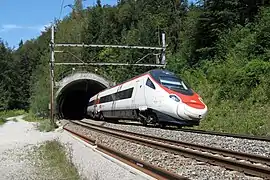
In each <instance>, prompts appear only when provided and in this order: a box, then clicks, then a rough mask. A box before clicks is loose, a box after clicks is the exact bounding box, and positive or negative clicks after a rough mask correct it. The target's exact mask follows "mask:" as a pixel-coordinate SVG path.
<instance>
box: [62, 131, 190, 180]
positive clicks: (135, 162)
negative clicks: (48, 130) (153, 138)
mask: <svg viewBox="0 0 270 180" xmlns="http://www.w3.org/2000/svg"><path fill="white" fill-rule="evenodd" d="M63 129H65V130H66V131H68V132H70V133H71V134H73V135H75V136H77V137H79V138H80V139H82V140H83V141H85V142H87V143H89V144H91V145H96V146H97V148H96V149H97V150H99V151H101V152H103V153H105V154H107V155H109V156H111V157H114V158H116V159H118V160H120V161H122V162H124V163H126V164H128V165H130V166H132V167H134V168H136V169H138V170H140V171H142V172H144V173H146V174H148V175H150V176H152V177H154V178H157V179H177V180H178V179H179V180H186V179H188V178H187V177H184V176H180V175H178V174H175V173H171V172H169V171H167V170H165V169H162V168H159V167H157V166H153V165H151V164H149V163H147V162H144V161H142V160H139V159H137V158H134V157H132V156H129V155H127V154H124V153H121V152H120V151H117V150H114V149H111V148H109V147H107V146H104V145H102V144H99V143H96V140H94V139H92V138H89V137H86V136H84V135H83V134H80V133H78V132H75V131H72V130H70V129H68V128H66V127H65V126H64V127H63Z"/></svg>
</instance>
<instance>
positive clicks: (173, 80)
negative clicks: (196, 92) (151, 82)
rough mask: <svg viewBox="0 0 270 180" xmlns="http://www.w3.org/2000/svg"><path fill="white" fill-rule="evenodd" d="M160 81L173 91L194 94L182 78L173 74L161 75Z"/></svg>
mask: <svg viewBox="0 0 270 180" xmlns="http://www.w3.org/2000/svg"><path fill="white" fill-rule="evenodd" d="M160 83H161V84H162V85H163V86H165V87H167V88H169V89H171V90H173V91H176V92H180V93H182V94H185V95H193V91H192V90H191V89H190V88H189V86H188V85H187V84H185V83H184V81H182V80H181V79H180V78H177V77H173V76H160Z"/></svg>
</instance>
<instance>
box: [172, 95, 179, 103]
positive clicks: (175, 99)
mask: <svg viewBox="0 0 270 180" xmlns="http://www.w3.org/2000/svg"><path fill="white" fill-rule="evenodd" d="M170 98H171V99H173V100H174V101H176V102H180V99H179V98H178V97H177V96H176V95H170Z"/></svg>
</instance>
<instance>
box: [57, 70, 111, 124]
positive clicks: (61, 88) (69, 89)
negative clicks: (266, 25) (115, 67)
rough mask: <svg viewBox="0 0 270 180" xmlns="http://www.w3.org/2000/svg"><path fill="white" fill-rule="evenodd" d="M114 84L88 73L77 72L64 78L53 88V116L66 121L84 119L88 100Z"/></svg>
mask: <svg viewBox="0 0 270 180" xmlns="http://www.w3.org/2000/svg"><path fill="white" fill-rule="evenodd" d="M114 84H115V83H113V82H110V81H108V80H106V79H105V78H103V77H102V76H99V75H97V74H94V73H90V72H77V73H73V74H70V75H68V76H66V77H64V78H63V79H62V80H60V81H59V82H57V83H56V87H55V88H56V93H55V106H54V107H55V115H56V116H57V118H60V119H68V120H72V119H73V120H75V119H83V118H85V117H86V110H87V105H88V101H89V99H90V98H91V97H92V96H94V95H95V94H97V93H98V92H100V91H102V90H103V89H106V88H108V87H111V86H113V85H114Z"/></svg>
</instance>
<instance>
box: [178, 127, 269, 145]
mask: <svg viewBox="0 0 270 180" xmlns="http://www.w3.org/2000/svg"><path fill="white" fill-rule="evenodd" d="M177 130H178V131H184V132H191V133H199V134H209V135H216V136H225V137H233V138H240V139H249V140H257V141H266V142H270V137H267V136H253V135H244V134H230V133H221V132H215V131H205V130H197V129H177Z"/></svg>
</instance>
